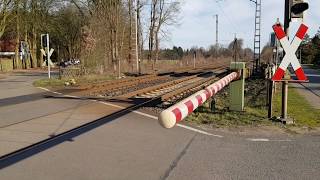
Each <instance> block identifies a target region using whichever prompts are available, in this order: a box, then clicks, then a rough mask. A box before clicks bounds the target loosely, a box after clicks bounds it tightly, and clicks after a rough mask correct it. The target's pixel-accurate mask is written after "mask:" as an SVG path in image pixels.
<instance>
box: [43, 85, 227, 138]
mask: <svg viewBox="0 0 320 180" xmlns="http://www.w3.org/2000/svg"><path fill="white" fill-rule="evenodd" d="M38 88H39V89H42V90H45V91H48V92H51V93H55V94H59V95H63V96H65V97H72V98H80V97H77V96H71V95H64V94H62V93H59V92H55V91H51V90H49V89H47V88H43V87H38ZM91 101H93V102H97V103H101V104H104V105H107V106H111V107H115V108H118V109H126V108H125V107H123V106H118V105H115V104H112V103H107V102H103V101H99V100H91ZM131 112H133V113H135V114H139V115H142V116H145V117H148V118H151V119H154V120H158V117H156V116H152V115H150V114H146V113H143V112H140V111H131ZM177 126H178V127H180V128H184V129H187V130H190V131H193V132H197V133H200V134H204V135H207V136H214V137H218V138H223V136H221V135H216V134H211V133H208V132H205V131H201V130H199V129H195V128H192V127H189V126H186V125H182V124H177Z"/></svg>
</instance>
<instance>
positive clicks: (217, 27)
mask: <svg viewBox="0 0 320 180" xmlns="http://www.w3.org/2000/svg"><path fill="white" fill-rule="evenodd" d="M215 16H216V47H218V44H219V15H218V14H216V15H215Z"/></svg>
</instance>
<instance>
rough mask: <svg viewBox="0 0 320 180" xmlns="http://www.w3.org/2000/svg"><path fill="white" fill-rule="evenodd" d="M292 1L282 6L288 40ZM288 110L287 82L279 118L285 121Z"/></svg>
mask: <svg viewBox="0 0 320 180" xmlns="http://www.w3.org/2000/svg"><path fill="white" fill-rule="evenodd" d="M291 3H292V1H291V0H285V4H284V32H285V33H286V35H287V37H288V38H289V26H290V13H291V12H290V7H291V5H292V4H291ZM287 110H288V81H283V82H282V104H281V118H282V119H283V120H284V121H286V119H287V115H288V114H287Z"/></svg>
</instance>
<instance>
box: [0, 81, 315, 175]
mask: <svg viewBox="0 0 320 180" xmlns="http://www.w3.org/2000/svg"><path fill="white" fill-rule="evenodd" d="M30 88H31V87H30ZM8 96H9V95H8ZM37 101H38V100H37ZM37 101H36V102H37ZM64 101H70V99H64ZM71 101H75V102H74V103H75V104H76V103H77V101H79V100H73V99H71ZM36 102H35V103H36ZM62 104H63V103H62ZM31 105H33V104H30V106H31ZM101 105H102V104H101ZM95 106H96V104H94V103H92V104H90V103H88V104H86V109H87V108H90V107H91V108H92V109H91V113H87V114H92V115H93V114H97V116H98V115H99V113H95V112H93V109H99V108H96V107H95ZM3 107H6V106H3ZM3 107H0V113H1V108H3ZM110 108H112V106H108V105H106V104H105V105H104V109H110ZM48 109H52V108H48ZM79 111H80V110H79ZM85 114H86V113H84V114H82V116H81V117H85V118H86V119H90V118H94V117H93V116H92V117H86V116H85ZM100 116H103V114H100ZM1 117H2V116H1ZM81 117H80V116H79V117H78V118H81ZM54 119H59V118H58V117H56V118H54V117H52V118H51V120H54ZM207 132H208V133H207V134H201V133H198V132H195V131H193V130H192V129H191V130H190V129H186V128H182V127H175V128H173V129H171V130H167V129H163V128H162V127H161V126H160V125H159V124H158V122H157V121H156V120H155V118H154V117H152V116H147V115H145V114H143V113H137V112H129V113H126V114H124V115H123V116H119V117H112V118H110V117H106V118H103V119H101V123H100V124H98V125H97V126H94V127H92V128H88V129H86V130H81V131H78V132H76V133H73V134H71V135H69V136H64V137H61V138H57V139H55V140H54V141H52V142H49V143H47V144H43V145H41V146H38V147H37V148H34V149H31V151H28V153H23V154H19V155H16V156H14V157H11V158H9V159H6V160H4V161H1V162H0V168H1V170H0V179H1V180H2V179H4V180H9V179H10V180H11V179H19V180H43V179H46V180H56V179H68V180H73V179H74V180H82V179H83V180H87V179H94V180H95V179H97V180H100V179H101V180H105V179H139V180H141V179H147V180H150V179H190V180H191V179H210V180H211V179H288V180H289V179H290V180H291V179H299V180H300V179H318V177H320V152H319V148H320V136H319V135H318V134H314V135H308V136H305V135H304V136H302V135H294V136H293V135H286V134H278V133H275V134H272V133H270V134H268V135H259V134H256V135H237V134H234V133H228V132H219V131H213V130H212V131H211V130H209V131H207ZM210 134H216V135H221V137H220V136H212V135H210ZM18 137H19V136H18ZM1 147H2V146H1Z"/></svg>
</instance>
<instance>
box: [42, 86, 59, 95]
mask: <svg viewBox="0 0 320 180" xmlns="http://www.w3.org/2000/svg"><path fill="white" fill-rule="evenodd" d="M38 88H39V89H42V90H44V91H48V92H51V93H54V94H59V95H62V93H59V92H56V91H51V90H49V89H47V88H43V87H38Z"/></svg>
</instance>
